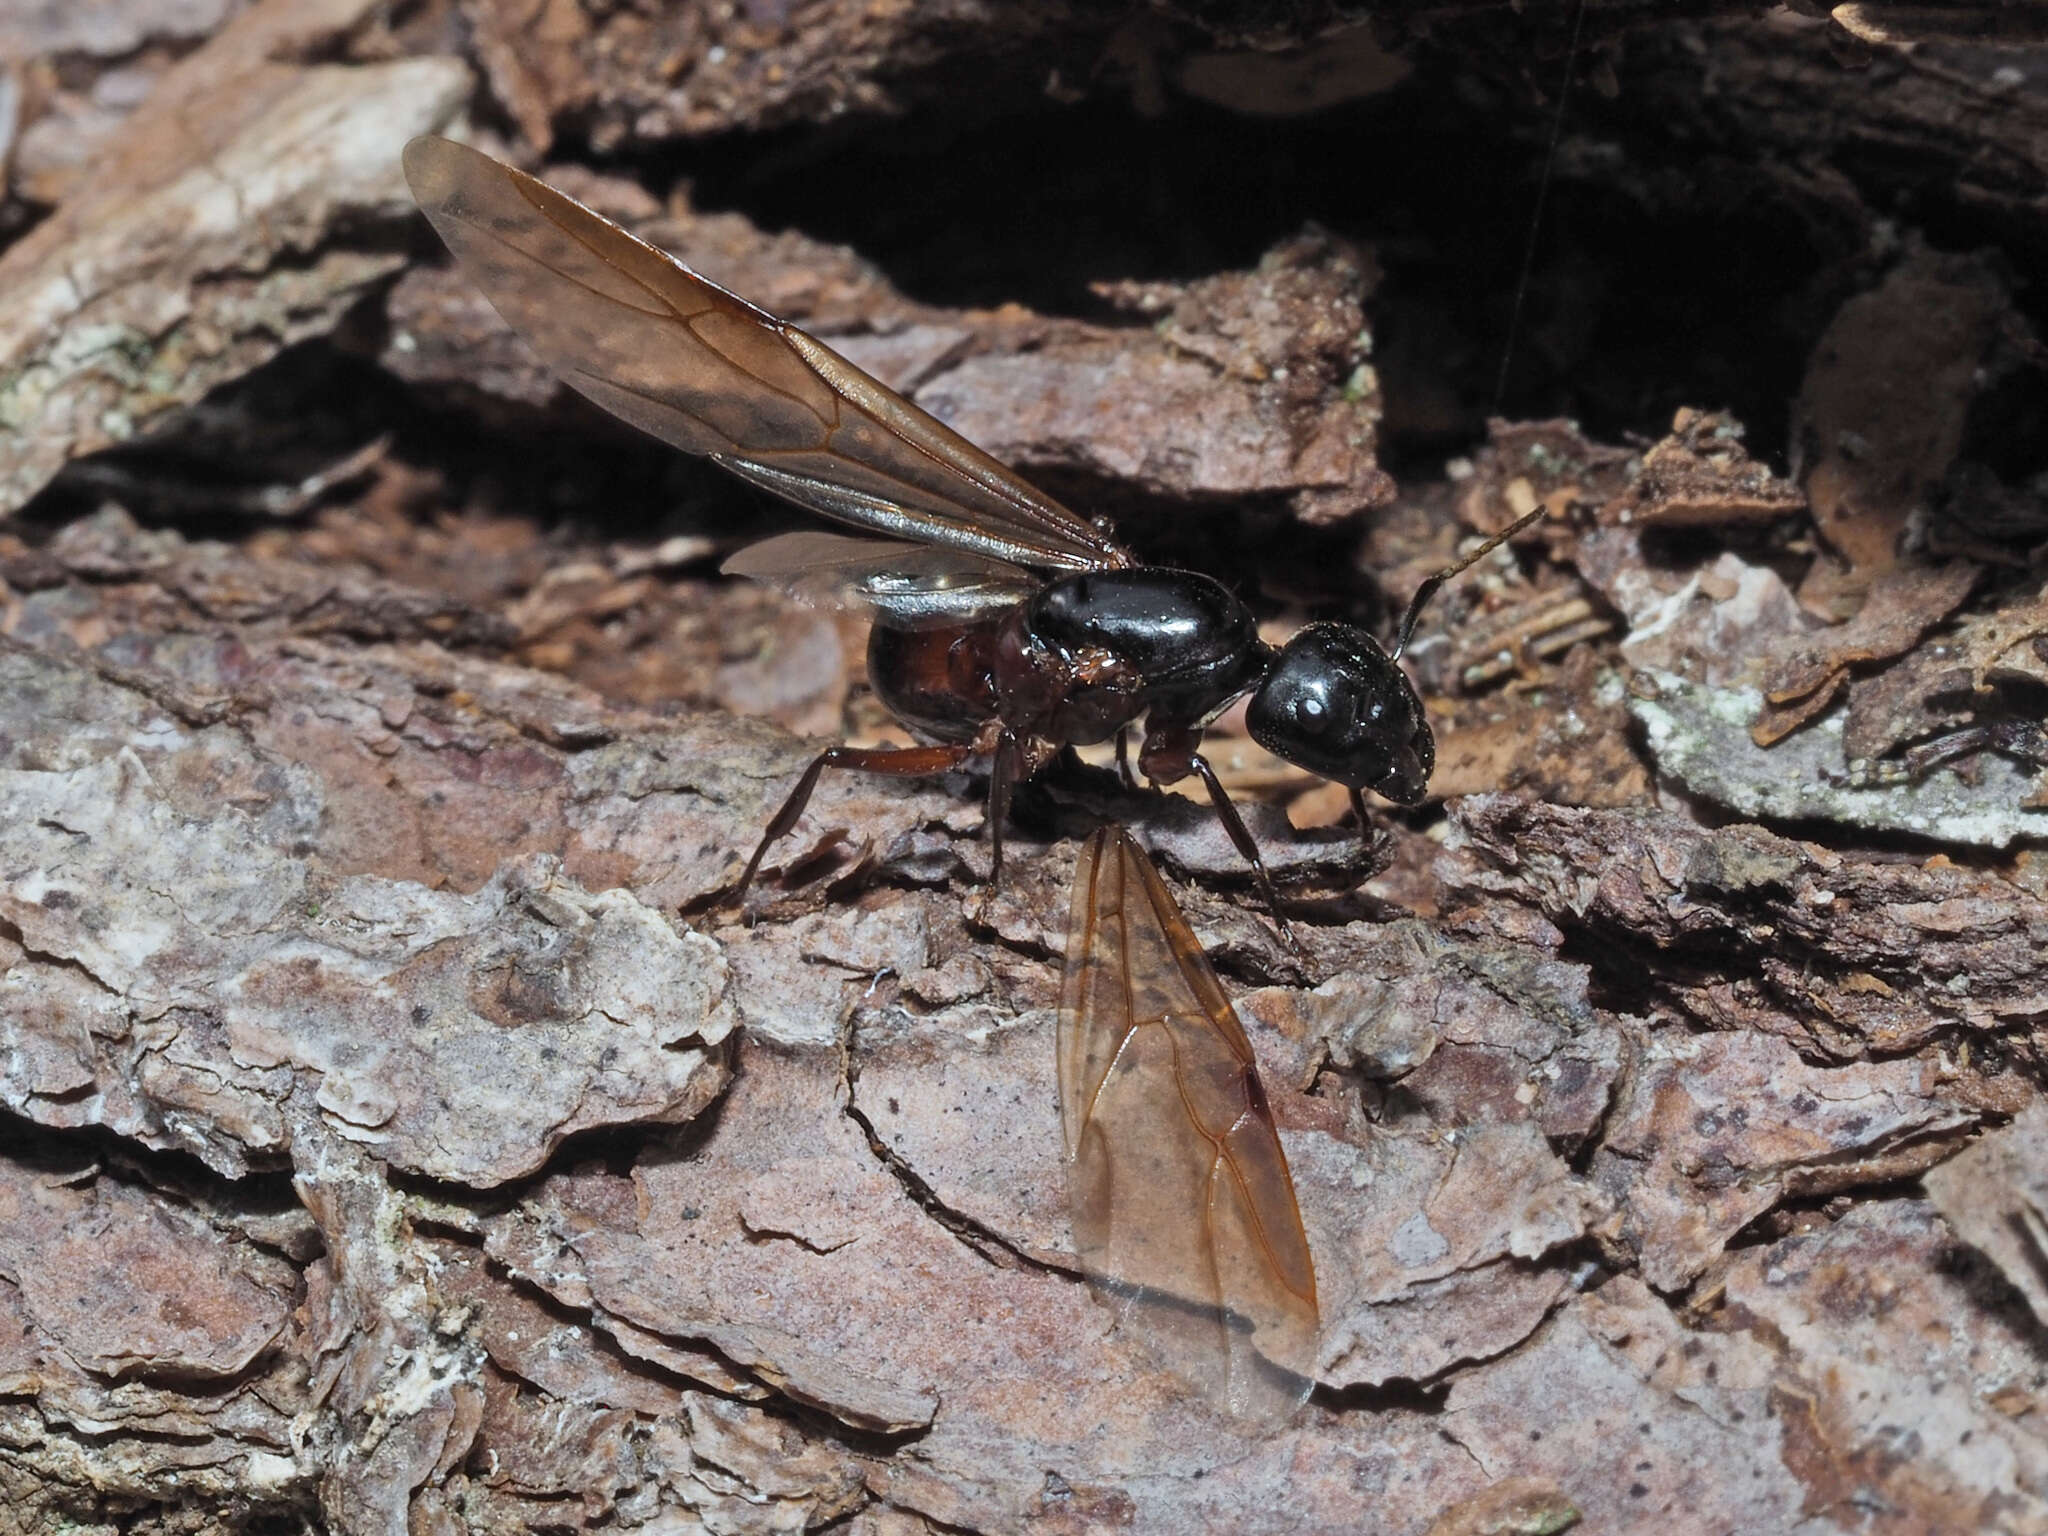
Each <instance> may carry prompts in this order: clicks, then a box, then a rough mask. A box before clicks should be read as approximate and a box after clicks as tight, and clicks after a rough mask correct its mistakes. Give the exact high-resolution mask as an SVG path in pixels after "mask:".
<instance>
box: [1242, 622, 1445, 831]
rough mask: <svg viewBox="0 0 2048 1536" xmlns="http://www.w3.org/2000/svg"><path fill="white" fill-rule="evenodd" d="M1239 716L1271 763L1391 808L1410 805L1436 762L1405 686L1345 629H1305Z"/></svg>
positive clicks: (1376, 652)
mask: <svg viewBox="0 0 2048 1536" xmlns="http://www.w3.org/2000/svg"><path fill="white" fill-rule="evenodd" d="M1244 718H1245V725H1246V726H1247V727H1248V728H1249V729H1250V731H1251V733H1252V740H1254V741H1256V742H1257V743H1258V744H1259V745H1260V746H1262V747H1264V748H1265V749H1266V750H1267V751H1268V752H1271V753H1272V754H1273V755H1274V756H1275V757H1280V758H1285V759H1286V760H1287V761H1288V762H1290V763H1293V764H1294V765H1295V766H1296V767H1298V768H1306V769H1307V770H1308V771H1309V772H1310V773H1316V774H1321V775H1322V776H1323V777H1324V778H1326V779H1331V780H1334V781H1335V782H1337V783H1339V784H1345V785H1348V786H1350V787H1351V788H1352V789H1370V790H1376V791H1378V792H1379V793H1380V794H1382V795H1385V796H1386V797H1387V798H1388V799H1389V800H1392V801H1393V802H1394V803H1395V804H1397V805H1419V804H1420V803H1421V802H1422V797H1423V794H1424V792H1425V791H1426V790H1427V789H1428V787H1429V774H1430V770H1431V769H1432V768H1434V767H1435V766H1436V742H1435V740H1434V739H1433V738H1432V737H1431V736H1430V734H1429V722H1428V721H1427V720H1426V719H1424V718H1423V713H1422V700H1421V699H1420V698H1419V697H1417V696H1416V692H1415V686H1414V684H1412V683H1410V682H1409V681H1408V675H1407V674H1406V673H1405V672H1403V671H1402V670H1401V669H1400V667H1398V666H1396V665H1395V664H1394V661H1393V659H1392V658H1391V657H1389V656H1388V655H1387V653H1386V652H1385V651H1383V650H1382V649H1380V644H1379V642H1378V641H1377V640H1375V639H1373V637H1372V636H1371V635H1369V634H1367V633H1366V632H1365V631H1364V630H1362V629H1358V628H1355V627H1354V626H1352V625H1349V624H1311V625H1309V626H1308V627H1307V628H1305V629H1303V630H1302V631H1301V633H1300V634H1298V635H1296V636H1295V637H1294V638H1293V639H1292V640H1290V641H1288V642H1287V644H1286V646H1285V647H1284V648H1283V649H1282V650H1281V652H1280V659H1279V660H1278V661H1276V662H1275V663H1274V664H1273V670H1272V671H1270V672H1268V673H1267V674H1266V677H1265V680H1264V681H1263V682H1261V683H1260V684H1259V687H1258V691H1257V692H1255V693H1254V694H1253V695H1252V700H1251V703H1250V705H1249V706H1247V708H1246V710H1245V717H1244Z"/></svg>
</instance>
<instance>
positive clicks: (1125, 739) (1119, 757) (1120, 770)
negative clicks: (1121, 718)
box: [1116, 725, 1138, 790]
mask: <svg viewBox="0 0 2048 1536" xmlns="http://www.w3.org/2000/svg"><path fill="white" fill-rule="evenodd" d="M1116 776H1117V777H1118V778H1120V779H1122V780H1123V781H1124V788H1125V789H1132V790H1134V789H1136V788H1137V787H1138V779H1137V776H1136V775H1135V774H1133V773H1132V772H1131V750H1130V731H1129V730H1128V729H1127V728H1126V727H1124V726H1121V725H1120V726H1118V727H1117V729H1116Z"/></svg>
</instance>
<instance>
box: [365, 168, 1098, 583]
mask: <svg viewBox="0 0 2048 1536" xmlns="http://www.w3.org/2000/svg"><path fill="white" fill-rule="evenodd" d="M405 176H406V180H407V181H408V182H409V183H410V184H411V186H412V195H413V197H414V199H415V200H416V201H417V202H418V203H419V205H420V208H421V210H422V211H423V212H424V213H425V214H426V216H427V217H428V219H430V220H431V221H432V222H433V225H434V228H435V229H436V230H437V231H439V233H440V235H441V238H442V239H443V240H445V241H447V242H448V248H449V249H450V250H452V251H453V252H454V253H455V256H456V259H457V260H458V261H459V262H460V263H461V265H462V270H463V272H464V273H465V274H466V275H467V276H468V277H469V278H470V280H471V281H472V282H474V283H475V284H476V285H477V286H478V287H479V288H481V289H482V290H483V292H484V295H485V297H486V298H488V299H489V300H490V301H491V303H492V305H493V306H495V307H496V309H497V311H498V313H499V314H501V315H503V316H504V317H505V320H506V323H507V324H509V325H510V326H511V327H512V329H513V330H515V331H517V332H518V333H519V334H520V335H521V336H523V337H525V338H526V340H527V341H528V342H529V343H530V344H531V345H532V346H533V348H534V350H535V351H537V352H538V353H539V354H540V355H541V358H542V359H543V360H544V361H545V362H546V363H547V365H548V366H549V367H550V368H552V369H554V370H555V372H556V373H558V374H559V375H560V376H561V377H562V379H563V381H564V382H565V383H567V384H569V385H570V386H571V387H572V388H574V389H576V390H578V391H580V392H581V393H583V394H585V395H588V396H589V397H590V398H591V399H592V400H595V401H596V402H597V403H598V404H599V405H601V406H603V407H604V408H605V409H606V410H608V411H610V412H611V413H612V414H613V415H615V416H617V417H619V418H620V419H621V420H624V421H628V422H631V423H632V424H633V425H634V426H636V427H639V428H640V429H641V430H642V431H645V432H650V433H652V434H653V435H654V436H656V437H659V438H661V439H662V440H663V441H665V442H669V443H673V444H674V445H675V446H676V447H678V448H684V449H687V450H688V451H690V452H691V453H701V454H706V455H708V456H709V457H711V458H712V459H714V460H715V461H717V462H718V463H720V464H722V465H724V466H725V467H726V468H727V469H730V470H732V471H733V472H734V473H735V474H738V475H740V476H742V477H743V478H745V479H747V480H750V481H752V482H753V483H754V484H756V485H760V486H763V487H765V488H766V489H768V490H771V491H774V492H775V493H776V494H778V495H780V496H784V497H786V498H788V499H789V500H791V501H793V502H796V503H797V504H798V505H799V506H803V507H808V508H810V509H812V510H813V511H817V512H822V513H824V514H826V515H827V516H829V517H836V518H840V519H842V520H843V521H846V522H849V523H854V524H857V525H858V526H860V527H862V528H866V529H868V530H870V531H872V532H876V533H881V534H885V535H887V536H889V537H891V538H898V539H910V540H914V541H916V542H919V543H927V544H938V545H943V546H946V547H948V548H953V549H962V550H967V551H969V552H971V553H974V554H978V555H986V556H988V557H990V558H992V559H996V560H1003V561H1007V562H1009V563H1011V564H1014V565H1023V566H1029V567H1033V568H1036V569H1043V570H1062V571H1078V570H1095V569H1100V568H1103V567H1107V566H1120V565H1128V564H1129V563H1130V557H1129V556H1128V555H1127V554H1126V553H1125V552H1124V551H1123V550H1122V549H1121V548H1120V547H1119V546H1118V545H1117V544H1116V543H1114V542H1113V541H1112V540H1111V539H1110V538H1109V537H1108V535H1106V534H1104V533H1103V532H1102V531H1101V530H1099V529H1098V528H1096V527H1095V526H1094V525H1093V524H1092V523H1089V522H1088V521H1086V520H1085V519H1083V518H1080V517H1077V516H1076V515H1075V514H1074V513H1072V512H1070V511H1068V510H1067V509H1066V508H1065V507H1063V506H1061V505H1060V504H1059V503H1058V502H1056V501H1054V500H1052V499H1051V498H1050V497H1048V496H1046V495H1045V494H1043V493H1042V492H1040V491H1038V490H1036V489H1034V488H1033V487H1032V486H1030V485H1028V484H1026V483H1025V482H1024V481H1023V480H1021V479H1019V478H1018V477H1017V476H1016V475H1015V474H1014V473H1012V472H1011V471H1010V470H1009V469H1007V468H1005V467H1004V466H1003V465H1002V464H1000V463H998V462H997V461H996V460H994V459H992V458H990V457H989V456H988V455H987V454H985V453H983V452H982V451H981V450H980V449H979V448H976V447H975V446H974V445H973V444H972V443H970V442H968V441H967V440H966V439H965V438H963V437H961V436H960V435H959V434H958V433H956V432H954V431H952V430H951V429H950V428H948V427H946V426H944V425H942V424H941V423H939V422H938V421H935V420H934V419H933V418H932V417H931V416H929V415H927V414H926V413H925V412H923V411H921V410H919V409H918V408H917V407H916V406H914V405H912V404H911V403H910V402H909V401H907V400H905V399H904V398H903V397H902V396H900V395H898V394H896V393H895V392H894V391H893V390H890V389H888V388H886V387H885V386H884V385H882V384H880V383H878V382H877V381H876V380H874V379H872V378H870V377H869V376H868V375H867V374H865V373H863V372H861V370H860V369H858V368H856V367H854V366H853V364H851V363H849V362H848V361H847V360H846V359H845V358H843V357H841V356H840V355H839V354H838V353H836V352H834V351H833V350H832V349H831V348H830V347H827V346H825V345H824V344H823V343H822V342H819V341H817V340H815V339H813V338H812V337H809V336H806V335H805V334H804V333H803V332H802V331H800V330H798V329H796V327H794V326H790V325H784V324H783V323H782V322H781V321H779V320H777V319H776V318H775V317H774V316H773V315H770V314H766V313H764V312H763V311H761V310H759V309H756V308H755V307H754V306H753V305H751V304H749V303H747V301H746V300H744V299H742V298H739V297H737V296H736V295H734V294H730V293H727V292H726V291H725V290H724V289H723V288H720V287H719V286H718V285H717V284H716V283H712V282H709V281H707V280H706V279H704V278H702V277H699V276H698V275H697V274H696V273H694V272H692V271H691V270H690V269H689V268H688V267H685V266H684V265H683V264H682V263H681V262H679V261H677V260H676V259H675V258H674V257H672V256H669V255H667V254H665V253H664V252H662V251H658V250H656V249H655V248H654V247H653V246H651V245H648V244H647V243H646V242H645V241H642V240H636V239H635V238H634V237H633V236H631V235H629V234H627V233H626V232H625V231H624V230H623V229H620V228H619V227H618V226H617V225H616V224H613V223H612V222H611V221H610V220H608V219H605V218H601V217H599V216H598V215H597V214H595V213H592V212H591V211H590V210H589V209H588V208H585V207H584V206H583V205H582V204H581V203H578V202H576V201H575V200H574V199H573V198H568V197H564V196H563V195H562V194H561V193H559V192H557V191H555V190H554V189H553V188H551V187H549V186H546V185H545V184H543V183H541V182H538V181H536V180H534V179H533V178H532V177H531V176H528V175H526V174H525V173H524V172H521V171H515V170H513V169H512V168H511V167H510V166H507V165H500V164H499V163H498V162H497V161H495V160H493V159H491V158H490V157H489V156H488V155H483V154H479V153H478V152H477V151H475V150H473V149H469V148H467V147H465V146H464V145H461V144H456V143H454V142H452V141H450V140H448V139H437V138H418V139H414V140H413V141H412V142H411V143H410V144H408V145H406V147H405Z"/></svg>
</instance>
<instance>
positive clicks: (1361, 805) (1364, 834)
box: [1351, 789, 1372, 840]
mask: <svg viewBox="0 0 2048 1536" xmlns="http://www.w3.org/2000/svg"><path fill="white" fill-rule="evenodd" d="M1351 814H1352V815H1354V816H1356V817H1357V818H1358V835H1359V838H1360V839H1361V840H1363V839H1365V838H1368V837H1370V836H1371V835H1372V823H1371V822H1370V821H1368V820H1367V819H1366V815H1365V794H1364V792H1363V791H1362V790H1358V789H1353V790H1352V791H1351Z"/></svg>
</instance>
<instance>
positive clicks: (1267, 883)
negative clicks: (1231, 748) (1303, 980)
mask: <svg viewBox="0 0 2048 1536" xmlns="http://www.w3.org/2000/svg"><path fill="white" fill-rule="evenodd" d="M1188 763H1189V766H1190V767H1192V768H1193V769H1194V770H1195V772H1196V773H1198V774H1200V775H1201V778H1202V786H1203V787H1204V788H1205V789H1207V790H1208V791H1209V803H1210V804H1211V805H1213V806H1215V807H1216V814H1217V815H1218V816H1220V817H1221V818H1222V819H1223V830H1224V831H1226V832H1228V833H1229V834H1230V840H1231V841H1232V842H1233V843H1235V844H1237V851H1238V852H1239V853H1240V854H1242V855H1243V856H1244V860H1245V862H1246V863H1247V864H1249V865H1251V867H1252V874H1253V876H1254V877H1255V878H1256V879H1257V880H1258V882H1259V890H1260V891H1261V892H1262V893H1263V894H1264V896H1265V898H1266V909H1267V910H1268V911H1269V912H1271V913H1272V914H1273V926H1274V927H1275V928H1277V929H1279V930H1280V937H1281V938H1282V939H1284V940H1286V941H1287V947H1288V948H1289V949H1291V950H1293V951H1294V952H1295V953H1296V954H1300V953H1302V948H1301V940H1299V939H1297V938H1296V937H1295V936H1294V929H1293V928H1292V927H1290V926H1289V925H1288V922H1287V914H1286V913H1284V912H1282V911H1281V910H1280V893H1279V892H1278V891H1276V890H1274V889H1273V877H1272V876H1271V875H1269V874H1267V873H1266V861H1265V860H1264V859H1262V858H1260V857H1259V845H1258V844H1257V843H1255V842H1253V841H1252V834H1251V828H1249V827H1247V826H1246V825H1245V824H1244V818H1243V817H1242V816H1240V815H1238V814H1237V807H1236V806H1235V805H1232V804H1231V803H1230V796H1229V795H1228V794H1226V793H1224V789H1223V781H1222V780H1221V779H1219V778H1217V777H1216V770H1215V769H1214V768H1211V767H1210V766H1209V760H1208V759H1207V758H1206V757H1204V756H1202V754H1201V753H1199V752H1196V753H1194V754H1192V755H1191V756H1190V757H1189V759H1188Z"/></svg>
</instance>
